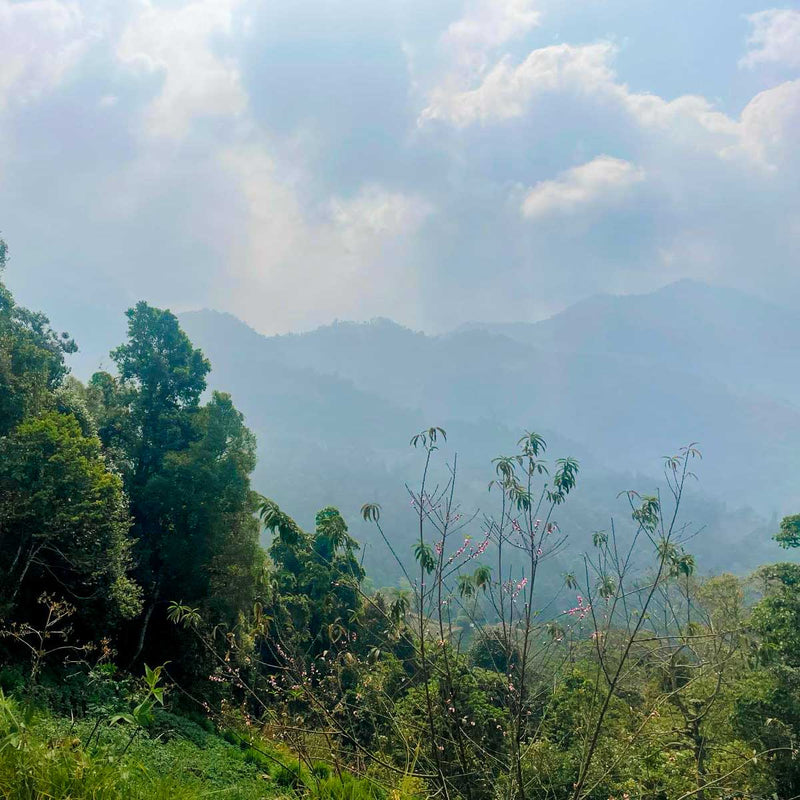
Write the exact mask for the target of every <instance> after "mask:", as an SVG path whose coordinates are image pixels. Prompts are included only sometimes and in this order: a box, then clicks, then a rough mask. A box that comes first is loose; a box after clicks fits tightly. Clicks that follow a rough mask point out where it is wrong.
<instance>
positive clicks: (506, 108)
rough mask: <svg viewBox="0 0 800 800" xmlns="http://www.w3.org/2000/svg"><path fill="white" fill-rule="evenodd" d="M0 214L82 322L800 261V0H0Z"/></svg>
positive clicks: (617, 287)
mask: <svg viewBox="0 0 800 800" xmlns="http://www.w3.org/2000/svg"><path fill="white" fill-rule="evenodd" d="M0 41H2V42H3V56H2V58H0V231H2V234H3V236H4V237H5V238H6V240H7V241H8V243H9V245H10V248H11V254H12V259H11V262H10V264H9V271H8V275H7V280H8V282H9V284H10V285H11V287H12V288H13V289H14V291H15V292H16V293H17V295H18V296H19V298H20V300H22V301H23V302H25V303H26V304H28V305H31V306H34V307H37V308H43V309H46V310H48V312H49V313H50V315H51V316H52V317H53V319H54V321H55V322H56V324H58V325H59V326H60V327H63V328H67V329H68V330H70V332H72V333H73V334H74V335H76V336H77V337H78V339H79V340H82V341H83V342H85V343H90V344H91V342H92V341H93V340H95V339H96V340H101V339H103V338H104V337H107V336H108V335H109V330H112V331H117V330H121V324H122V323H121V319H122V318H121V312H122V310H123V309H124V308H125V307H126V306H127V305H130V304H131V303H132V302H134V301H135V300H136V299H138V298H140V297H144V298H147V299H148V300H150V301H152V302H154V303H158V304H161V305H165V306H168V307H171V308H173V309H174V310H177V311H180V310H185V309H189V308H196V307H202V306H207V307H213V308H218V309H221V310H226V311H231V312H233V313H235V314H237V315H238V316H240V317H241V318H242V319H244V320H245V321H247V322H248V323H250V324H251V325H253V326H254V327H256V328H257V329H259V330H261V331H264V332H267V333H271V332H282V331H287V330H301V329H307V328H310V327H313V326H315V325H318V324H322V323H326V322H329V321H331V320H332V319H334V318H340V319H342V318H348V319H367V318H371V317H375V316H389V317H392V318H394V319H397V320H398V321H400V322H403V323H405V324H408V325H410V326H412V327H418V328H423V329H426V330H432V331H437V330H444V329H447V328H450V327H453V326H455V325H457V324H459V323H461V322H464V321H466V320H501V319H515V320H527V319H538V318H541V317H542V316H545V315H547V314H549V313H552V312H554V311H557V310H559V309H560V308H563V307H564V306H565V305H567V304H569V303H571V302H574V301H576V300H579V299H581V298H583V297H585V296H587V295H589V294H592V293H595V292H599V291H610V292H620V293H627V292H641V291H648V290H650V289H653V288H656V287H658V286H661V285H664V284H666V283H669V282H671V281H674V280H677V279H679V278H684V277H691V278H695V279H698V280H704V281H708V282H711V283H717V284H721V285H728V286H735V287H739V288H742V289H745V290H748V291H752V292H755V293H757V294H760V295H762V296H764V297H767V298H771V299H774V300H776V301H779V302H791V298H792V297H797V292H798V290H800V269H799V268H798V267H800V264H798V256H797V253H798V252H800V247H798V245H800V188H798V187H800V157H798V152H797V142H798V141H800V135H798V134H800V6H798V5H797V4H796V3H789V4H783V5H778V6H770V5H765V4H764V3H758V2H745V1H744V0H692V1H691V2H690V1H689V0H673V2H670V3H664V2H655V0H572V1H571V2H564V1H563V0H561V2H556V1H555V0H466V1H465V0H437V2H435V3H431V2H429V1H428V2H421V1H420V0H407V1H406V2H397V1H396V0H385V1H384V2H381V3H378V2H375V1H374V0H372V1H371V2H364V0H349V1H348V2H339V0H309V2H300V1H298V0H294V1H293V2H284V1H283V0H280V1H279V0H273V1H272V2H257V1H256V0H188V1H187V0H160V1H159V0H114V1H113V2H111V0H105V1H104V2H103V1H101V0H74V1H73V0H0Z"/></svg>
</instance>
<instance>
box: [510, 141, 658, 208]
mask: <svg viewBox="0 0 800 800" xmlns="http://www.w3.org/2000/svg"><path fill="white" fill-rule="evenodd" d="M642 180H644V170H642V169H640V168H639V167H636V166H635V165H634V164H631V163H630V162H628V161H624V160H623V159H621V158H612V157H611V156H598V157H597V158H595V159H592V161H589V162H588V163H586V164H581V165H580V166H578V167H573V168H572V169H569V170H567V171H566V172H563V173H562V174H561V175H559V176H558V178H556V179H555V180H551V181H541V182H540V183H537V184H536V185H535V186H534V187H533V188H532V189H531V190H530V191H529V192H528V193H527V195H526V196H525V199H524V201H523V203H522V213H523V215H524V216H526V217H529V218H536V217H542V216H546V215H548V214H552V213H563V214H570V213H572V212H575V211H578V210H580V209H582V208H586V207H588V206H592V205H594V204H597V203H602V204H603V205H604V206H610V205H612V204H613V203H614V202H615V201H616V200H618V199H619V198H620V197H622V196H623V195H624V194H625V193H626V192H627V191H628V190H629V189H630V188H631V187H633V186H635V185H636V184H637V183H639V182H641V181H642Z"/></svg>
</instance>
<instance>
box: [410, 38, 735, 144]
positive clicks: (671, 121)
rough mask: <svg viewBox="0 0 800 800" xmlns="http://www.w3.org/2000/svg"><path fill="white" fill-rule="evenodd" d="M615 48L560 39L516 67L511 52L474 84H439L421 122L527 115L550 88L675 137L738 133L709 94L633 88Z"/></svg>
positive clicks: (461, 122)
mask: <svg viewBox="0 0 800 800" xmlns="http://www.w3.org/2000/svg"><path fill="white" fill-rule="evenodd" d="M616 52H617V51H616V47H615V46H614V45H613V44H612V43H610V42H598V43H595V44H589V45H570V44H560V45H551V46H549V47H543V48H540V49H538V50H534V51H532V52H531V53H530V54H529V55H528V56H527V58H526V59H525V60H524V61H523V62H522V63H520V64H518V65H516V66H514V64H513V63H512V61H511V59H510V58H509V57H508V56H506V57H504V58H502V59H501V60H500V61H499V62H498V63H497V65H496V66H495V67H494V68H493V69H492V70H491V71H490V72H489V73H488V74H487V75H486V76H485V78H484V79H483V80H482V82H481V83H480V85H479V86H478V87H476V88H475V89H471V90H469V91H464V92H452V91H449V90H447V89H445V88H442V87H440V88H439V89H438V90H436V91H435V92H434V93H433V95H432V97H431V100H430V103H429V105H428V107H427V108H425V109H424V110H423V112H422V114H421V115H420V122H421V123H424V122H426V121H429V120H442V121H446V122H449V123H451V124H453V125H455V126H457V127H466V126H467V125H471V124H474V123H491V122H498V121H503V120H508V119H514V118H518V117H521V116H523V115H524V114H526V113H527V112H528V111H529V110H530V109H531V107H532V106H533V105H534V104H535V103H536V100H537V99H538V98H541V97H542V96H544V95H546V94H548V93H562V94H566V93H568V94H572V95H574V96H579V97H583V98H588V99H590V100H597V99H599V100H602V101H603V102H605V103H606V104H607V105H610V106H615V107H616V108H617V109H619V110H620V111H622V112H624V113H626V114H628V115H630V116H631V117H632V118H633V119H634V121H635V122H637V123H638V124H639V125H641V126H643V127H652V128H663V129H669V130H670V135H672V136H676V137H677V136H684V137H692V136H696V135H697V133H700V132H702V133H706V134H711V135H712V136H719V137H722V139H721V141H720V142H719V143H718V144H719V148H720V149H721V147H722V146H724V145H726V144H730V142H729V141H727V142H726V141H724V139H725V137H728V138H729V137H733V136H735V135H736V130H737V125H736V122H735V121H734V120H732V119H730V118H729V117H727V116H726V115H725V114H723V113H721V112H719V111H715V110H714V108H713V106H712V105H711V103H709V102H708V100H706V99H705V98H704V97H699V96H696V95H684V96H682V97H678V98H676V99H675V100H671V101H667V100H665V99H664V98H662V97H659V96H658V95H655V94H649V93H637V92H631V91H630V90H629V88H628V87H627V85H626V84H624V83H620V82H618V80H617V78H616V74H615V72H614V70H613V69H612V67H611V61H612V59H613V57H614V56H615V54H616Z"/></svg>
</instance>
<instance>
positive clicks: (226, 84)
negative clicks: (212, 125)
mask: <svg viewBox="0 0 800 800" xmlns="http://www.w3.org/2000/svg"><path fill="white" fill-rule="evenodd" d="M240 5H241V2H240V0H195V1H194V2H189V3H187V4H185V5H182V6H178V7H172V6H166V7H161V6H158V5H156V4H154V3H153V2H149V0H142V2H141V3H140V4H139V5H138V8H137V13H136V14H135V16H134V17H133V18H132V19H131V20H130V22H129V23H128V25H127V27H126V28H125V30H124V32H123V34H122V36H121V38H120V41H119V44H118V46H117V55H118V57H119V59H120V61H121V62H122V63H123V64H125V65H126V66H127V67H128V68H130V69H132V70H135V71H137V72H142V73H145V74H156V75H157V76H158V77H159V78H160V80H161V88H160V91H159V92H158V94H157V95H156V96H155V97H154V98H153V100H152V101H151V103H150V104H149V106H148V107H147V109H146V112H145V125H146V128H147V131H148V132H149V133H151V134H153V135H164V136H169V137H173V138H177V137H181V136H183V135H185V134H186V132H187V131H188V128H189V125H190V123H191V121H192V119H193V118H194V117H196V116H220V115H224V116H232V115H236V114H239V113H241V112H242V111H243V110H244V109H245V107H246V105H247V97H246V95H245V93H244V90H243V88H242V85H241V80H240V75H239V71H238V67H237V65H236V62H235V61H234V59H232V58H230V57H225V56H222V55H220V54H219V53H217V52H215V51H214V47H213V38H212V37H215V36H225V35H229V34H230V33H231V26H232V17H233V13H234V12H235V10H236V9H237V7H238V6H240Z"/></svg>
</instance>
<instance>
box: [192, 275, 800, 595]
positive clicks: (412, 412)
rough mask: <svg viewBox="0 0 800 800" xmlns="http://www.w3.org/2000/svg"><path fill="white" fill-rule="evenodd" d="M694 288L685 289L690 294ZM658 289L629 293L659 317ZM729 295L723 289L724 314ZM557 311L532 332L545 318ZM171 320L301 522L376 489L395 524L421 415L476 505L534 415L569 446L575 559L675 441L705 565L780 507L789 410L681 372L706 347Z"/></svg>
mask: <svg viewBox="0 0 800 800" xmlns="http://www.w3.org/2000/svg"><path fill="white" fill-rule="evenodd" d="M676 292H677V293H678V294H679V295H680V292H678V290H677V289H676ZM705 292H706V290H705V289H699V290H696V287H689V294H691V295H694V294H695V293H696V294H697V295H698V296H699V297H702V296H703V295H704V294H705ZM712 293H713V292H712ZM670 296H671V295H670V294H669V293H667V297H666V298H664V297H660V298H651V297H645V298H642V299H641V300H642V303H643V305H644V306H645V307H648V306H654V305H657V306H659V307H661V308H662V309H663V312H662V316H664V315H666V314H668V313H670V312H669V309H670V308H672V309H673V311H672V312H671V313H673V314H679V313H681V309H682V308H683V306H682V302H684V301H682V300H681V298H680V297H676V298H674V299H675V302H674V303H670V302H669V297H670ZM727 297H728V296H727V294H726V293H725V292H722V293H721V294H720V298H721V300H720V303H721V304H722V305H723V306H725V307H727V305H729V304H728V303H727ZM639 299H640V298H632V299H630V303H633V302H638V301H639ZM656 300H657V302H656ZM609 304H610V305H611V306H612V307H615V306H616V305H617V303H616V302H612V301H611V299H609V301H605V300H602V299H598V300H597V301H596V303H592V304H589V305H600V306H602V307H605V306H607V305H609ZM623 305H625V304H623ZM578 310H579V309H577V308H576V309H575V311H574V312H565V315H566V316H567V317H569V316H570V315H571V314H572V313H578ZM734 310H735V307H734V309H732V310H731V313H733V311H734ZM595 316H600V318H601V319H603V320H605V321H604V324H605V325H606V326H607V327H611V326H612V324H613V325H617V326H621V325H622V323H619V322H618V321H617V318H618V317H619V316H620V315H618V314H610V313H609V314H601V315H595ZM687 316H690V314H689V313H688V312H687ZM559 319H560V318H559V317H557V318H555V319H554V320H550V321H548V322H547V323H542V325H544V326H545V327H547V328H548V329H550V327H551V326H554V325H556V324H557V323H558V320H559ZM659 319H660V318H659V316H658V315H656V314H655V312H652V313H650V314H649V315H648V314H644V315H641V316H638V317H637V322H636V324H634V323H633V322H631V323H630V325H629V327H630V338H631V339H632V340H634V341H637V342H640V341H642V340H647V338H648V337H647V334H646V326H647V324H648V321H649V324H650V326H651V327H654V328H657V327H659V325H660V326H661V327H662V328H663V327H664V326H665V323H664V322H663V320H662V321H661V322H659ZM181 323H182V324H183V325H184V327H185V328H186V330H187V331H188V332H189V333H190V335H191V337H192V338H193V340H195V341H196V342H198V343H199V344H200V345H201V346H202V348H203V350H204V352H206V353H208V354H209V355H210V356H211V358H212V361H213V363H214V371H213V372H212V373H211V375H210V376H209V380H210V381H211V384H212V385H214V386H217V387H225V389H226V390H227V391H230V392H232V394H233V396H234V397H235V398H236V400H237V402H238V403H240V405H241V407H242V409H243V411H244V412H245V414H246V417H247V419H248V422H249V424H250V425H251V427H252V428H253V430H254V431H255V432H256V434H257V438H258V441H259V459H258V466H257V469H256V472H255V485H256V486H257V487H258V488H259V489H263V490H264V491H276V490H277V491H278V492H279V494H280V496H281V497H283V498H284V499H285V502H286V503H287V506H288V507H290V508H292V509H293V511H294V513H296V514H297V515H298V518H299V519H301V520H303V521H304V522H306V523H309V524H310V522H311V519H312V515H313V510H314V508H316V507H318V506H321V505H325V504H327V503H336V504H337V505H339V506H340V507H341V508H342V509H343V510H345V511H346V512H347V513H348V516H350V517H352V516H354V515H355V513H356V512H357V510H358V508H360V506H361V504H362V503H363V501H364V499H365V498H367V497H377V498H381V502H382V503H383V504H384V508H385V513H386V514H387V517H388V518H389V519H391V520H392V522H393V523H394V527H395V528H398V529H400V530H401V531H402V525H401V520H402V516H401V515H402V512H403V510H404V505H403V500H402V498H397V493H396V487H397V486H399V485H402V484H403V483H405V482H406V481H408V480H410V479H411V478H412V477H413V475H414V465H413V462H412V461H410V459H409V455H408V453H407V447H406V443H407V439H408V435H407V432H408V431H409V430H414V429H417V428H419V427H421V426H422V425H424V424H425V422H426V421H427V420H431V419H433V420H437V421H439V422H441V423H442V425H443V427H445V428H446V429H447V430H448V431H451V432H452V436H451V437H450V443H448V445H446V446H445V451H446V452H447V453H448V456H449V457H451V458H452V456H453V455H454V454H455V453H456V452H457V453H458V456H459V465H460V466H459V470H460V474H461V480H462V490H463V492H464V495H463V497H464V500H465V501H468V502H469V505H470V506H471V507H476V508H483V507H485V505H486V503H487V499H488V498H487V493H486V480H485V465H486V464H487V463H488V462H489V460H490V459H491V458H493V457H494V456H495V455H497V454H498V453H502V452H504V451H506V450H507V448H508V447H509V445H510V443H512V442H513V441H514V440H515V438H516V437H515V432H516V431H517V430H520V429H524V428H525V427H527V426H529V425H530V424H531V423H530V421H531V420H532V419H535V420H536V421H537V422H538V427H539V429H540V430H541V431H542V432H543V433H546V434H547V438H548V440H549V441H551V442H552V443H553V445H554V446H555V447H557V449H558V450H559V451H561V452H565V453H569V454H570V455H572V456H574V457H576V458H577V459H578V460H579V461H580V463H581V464H582V465H583V480H582V484H581V486H580V487H579V489H578V491H577V492H576V494H575V497H574V499H573V502H572V504H571V505H570V508H568V509H566V510H565V511H564V512H563V514H562V522H563V523H564V524H565V526H566V527H568V528H569V529H570V530H572V531H574V532H576V536H577V540H578V541H577V542H574V546H573V548H572V552H573V554H577V553H579V552H580V551H581V549H582V548H583V547H584V546H585V544H586V542H587V539H586V538H585V537H586V533H584V534H581V533H579V531H584V532H586V531H590V530H591V529H592V528H593V526H596V525H601V524H605V523H606V521H607V520H608V518H609V517H610V516H611V515H612V514H618V513H619V511H620V504H619V502H618V501H616V500H615V498H616V495H617V493H618V491H619V489H620V487H625V486H629V485H645V486H647V485H650V486H654V485H655V483H656V479H655V478H654V477H653V476H654V475H655V476H657V474H658V471H659V466H658V465H659V459H660V457H661V456H662V455H663V454H664V453H667V452H670V450H671V449H672V447H673V445H674V443H675V442H676V441H684V440H693V439H696V440H698V441H699V442H700V444H701V446H702V450H703V463H702V467H701V468H700V469H699V474H700V477H701V478H702V480H701V481H700V482H699V483H696V484H694V485H692V486H691V487H690V490H689V496H688V499H687V502H688V503H690V504H691V508H692V515H693V516H694V517H696V518H702V519H703V522H704V525H705V530H704V534H703V536H702V537H700V538H699V540H698V541H697V543H696V548H697V550H698V553H699V554H700V553H701V554H702V555H703V559H702V560H703V564H704V568H705V569H736V570H739V571H746V570H749V569H752V568H754V567H755V566H757V565H758V564H759V563H762V562H763V561H764V560H767V559H768V558H769V555H768V552H769V547H770V531H771V530H773V529H774V527H775V524H776V520H775V517H776V512H778V511H779V510H783V511H789V510H792V507H793V506H792V503H793V502H794V501H793V499H792V498H793V496H794V495H793V493H794V492H795V491H796V482H795V481H794V480H793V478H792V475H793V472H792V470H791V468H789V465H791V464H794V462H795V459H796V458H797V453H800V448H798V447H796V446H795V445H794V444H792V442H793V441H794V439H793V436H794V433H793V430H795V431H796V432H797V433H798V434H800V427H797V428H793V426H794V425H795V424H796V422H797V423H800V414H796V412H795V411H794V410H793V409H792V408H791V407H789V406H788V405H786V404H783V403H781V402H780V401H778V400H764V399H761V400H754V399H752V397H749V396H747V394H746V392H744V390H742V391H741V392H740V393H739V394H736V393H734V392H733V390H732V389H730V388H728V387H726V386H725V385H724V384H723V383H722V382H721V381H718V382H713V381H710V380H709V379H708V378H697V377H695V376H693V375H692V374H691V369H692V368H693V367H694V368H696V369H697V370H698V371H700V372H702V371H703V369H702V367H701V364H700V363H699V360H700V357H701V355H702V352H701V353H700V354H699V355H698V356H697V357H695V358H693V357H692V356H691V353H689V352H687V353H686V359H685V364H686V371H684V372H676V371H674V370H672V369H665V368H662V367H660V366H659V364H658V359H659V354H663V353H666V352H667V347H666V344H665V342H664V341H663V340H662V341H660V342H659V341H652V344H653V351H652V352H653V355H652V357H651V358H650V359H649V360H645V356H646V355H647V351H646V348H643V350H642V356H641V357H638V356H634V355H633V354H628V355H626V354H624V353H622V352H617V353H611V352H609V351H610V350H611V348H610V346H607V347H604V348H603V349H604V351H605V352H603V353H599V354H598V353H591V352H581V347H579V346H578V345H577V344H575V345H574V347H573V344H574V343H570V342H568V341H566V340H565V341H563V342H562V345H561V349H558V348H557V347H556V346H555V345H554V344H548V345H547V346H541V347H538V346H537V347H533V346H529V345H528V344H520V343H519V342H517V341H516V340H513V339H511V338H509V337H508V336H506V335H500V334H497V333H493V332H488V333H487V332H484V331H482V330H470V331H467V332H463V333H455V334H451V335H447V336H439V337H431V336H426V335H424V334H421V333H414V332H412V331H410V330H408V329H405V328H402V327H400V326H398V325H395V324H394V323H391V322H389V321H386V320H378V321H375V322H373V323H370V324H353V323H340V324H336V325H333V326H329V327H326V328H321V329H319V330H317V331H313V332H311V333H308V334H301V335H291V336H279V337H269V338H267V337H262V336H259V335H258V334H257V333H255V332H254V331H253V330H251V329H249V328H247V327H246V326H245V325H243V324H242V323H241V322H239V321H238V320H236V319H235V318H233V317H231V316H229V315H223V314H217V313H214V312H209V311H204V312H197V313H188V314H183V315H181ZM558 324H560V323H558ZM521 327H522V326H521ZM564 327H565V328H568V327H570V326H567V325H564ZM572 327H573V328H574V329H575V330H576V331H577V330H579V329H581V330H586V328H587V326H586V325H579V324H577V323H576V324H575V325H574V326H572ZM528 328H530V330H532V331H536V330H538V328H539V326H528ZM526 329H527V328H526ZM575 335H576V336H577V334H575ZM650 338H651V339H654V337H650ZM662 338H663V337H662ZM798 340H800V337H798ZM597 341H598V345H599V340H597ZM717 350H718V353H717V354H719V352H723V351H724V352H725V353H727V352H728V351H727V350H723V348H722V346H720V347H719V348H717ZM740 388H741V387H740ZM747 388H748V390H749V389H750V388H751V387H750V385H748V387H747ZM297 397H303V402H302V403H301V404H298V403H297V402H296V398H297ZM343 453H346V454H348V455H347V457H345V458H343V459H342V458H340V457H339V456H340V455H341V454H343ZM743 454H746V458H747V464H748V469H747V470H743V469H742V468H741V458H742V457H744V456H743ZM779 465H780V466H779ZM798 467H799V468H800V465H798ZM646 476H650V477H646ZM781 492H782V493H783V494H781ZM398 501H399V502H398ZM355 530H356V531H357V533H358V536H359V538H360V539H361V540H363V541H364V542H365V543H367V544H368V549H367V552H366V557H365V559H366V560H365V563H367V564H368V565H369V566H370V571H371V572H373V573H374V574H377V575H379V576H380V577H381V579H382V580H384V581H393V580H396V579H397V577H398V572H397V567H396V565H392V564H391V563H390V564H386V562H385V560H384V559H383V557H382V547H381V543H380V541H379V540H376V538H375V536H374V532H372V531H370V530H369V528H368V527H366V526H363V525H361V526H359V527H357V528H355ZM398 535H400V536H403V535H404V534H403V533H398ZM582 536H583V538H581V537H582ZM566 557H567V558H568V554H567V556H566Z"/></svg>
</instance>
